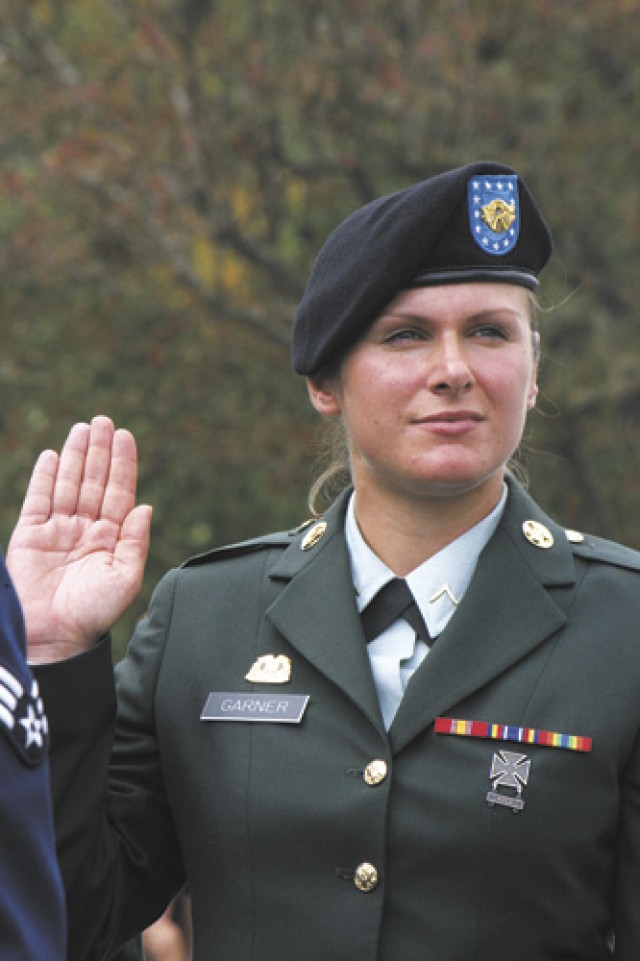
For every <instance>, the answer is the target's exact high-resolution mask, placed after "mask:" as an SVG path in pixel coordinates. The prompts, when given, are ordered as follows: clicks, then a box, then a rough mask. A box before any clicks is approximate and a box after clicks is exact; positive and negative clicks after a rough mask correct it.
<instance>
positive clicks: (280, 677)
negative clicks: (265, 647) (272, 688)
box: [244, 654, 291, 684]
mask: <svg viewBox="0 0 640 961" xmlns="http://www.w3.org/2000/svg"><path fill="white" fill-rule="evenodd" d="M244 679H245V681H251V682H252V683H253V684H286V683H287V682H288V681H290V680H291V659H290V658H288V657H287V655H286V654H262V655H261V656H260V657H259V658H258V659H257V660H256V661H254V663H253V665H252V667H251V670H250V671H249V673H248V674H245V676H244Z"/></svg>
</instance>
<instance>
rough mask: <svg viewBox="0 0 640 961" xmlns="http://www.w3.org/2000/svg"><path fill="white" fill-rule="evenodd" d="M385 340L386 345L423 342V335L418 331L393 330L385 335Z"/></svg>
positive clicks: (407, 329)
mask: <svg viewBox="0 0 640 961" xmlns="http://www.w3.org/2000/svg"><path fill="white" fill-rule="evenodd" d="M385 340H386V342H387V343H388V344H390V343H393V342H394V341H402V340H424V334H422V333H421V332H420V331H418V330H412V329H411V328H406V327H403V328H402V329H401V330H394V331H392V332H391V333H390V334H387V336H386V338H385Z"/></svg>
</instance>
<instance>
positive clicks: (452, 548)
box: [345, 485, 507, 730]
mask: <svg viewBox="0 0 640 961" xmlns="http://www.w3.org/2000/svg"><path fill="white" fill-rule="evenodd" d="M355 496H356V495H355V494H353V495H352V497H351V500H350V501H349V506H348V509H347V517H346V523H345V536H346V541H347V548H348V550H349V556H350V559H351V572H352V576H353V584H354V587H355V591H356V603H357V605H358V610H359V611H362V610H363V608H365V607H366V606H367V604H368V603H369V601H371V600H372V598H373V597H375V595H376V594H377V593H378V591H379V590H380V589H381V588H382V587H384V585H385V584H386V583H388V581H390V580H392V579H393V578H394V577H395V574H394V573H393V571H391V570H390V569H389V568H388V567H387V565H386V564H385V563H383V561H381V560H380V558H379V557H378V556H377V554H374V552H373V551H372V550H371V548H370V547H369V545H368V544H367V543H366V542H365V540H364V538H363V537H362V534H361V533H360V529H359V527H358V523H357V521H356V515H355ZM506 501H507V487H506V485H504V487H503V491H502V496H501V498H500V500H499V502H498V504H497V506H496V507H495V508H494V509H493V510H492V511H491V513H490V514H488V515H487V516H486V517H484V518H483V519H482V520H481V521H480V522H479V523H478V524H476V525H475V526H474V527H472V528H471V529H470V530H468V531H465V533H464V534H462V535H461V536H460V537H458V538H456V540H455V541H452V542H451V544H448V545H447V546H446V547H444V548H443V549H442V550H441V551H439V552H438V553H437V554H434V556H433V557H430V558H429V559H428V560H426V561H424V563H423V564H420V566H419V567H416V568H415V570H413V571H411V572H410V573H409V574H408V575H407V577H406V581H407V583H408V585H409V587H410V588H411V592H412V593H413V596H414V598H415V600H416V604H417V605H418V607H419V608H420V612H421V614H422V616H423V618H424V621H425V623H426V625H427V627H428V628H429V634H430V635H431V637H432V638H436V637H437V636H438V635H439V634H441V633H442V631H443V630H444V629H445V627H446V626H447V624H448V623H449V620H450V618H451V617H452V616H453V614H454V613H455V610H456V606H457V604H459V603H460V601H461V600H462V597H463V596H464V592H465V591H466V589H467V587H468V586H469V582H470V581H471V578H472V576H473V572H474V570H475V568H476V564H477V563H478V558H479V556H480V553H481V551H482V550H483V548H484V547H485V546H486V544H487V543H488V542H489V540H490V539H491V537H492V536H493V533H494V531H495V529H496V527H497V526H498V524H499V522H500V518H501V517H502V513H503V511H504V508H505V504H506ZM367 652H368V654H369V661H370V663H371V670H372V672H373V679H374V682H375V685H376V689H377V692H378V699H379V701H380V709H381V711H382V717H383V719H384V723H385V727H386V728H387V730H388V729H389V727H390V726H391V723H392V721H393V718H394V716H395V713H396V711H397V710H398V707H399V706H400V701H401V700H402V696H403V694H404V691H405V688H406V686H407V684H408V683H409V679H410V677H411V675H412V674H413V672H414V671H415V670H416V669H417V668H418V667H419V665H420V664H421V663H422V661H423V660H424V658H425V657H426V656H427V654H428V653H429V648H428V647H427V645H426V644H425V643H424V642H423V641H421V640H419V639H417V638H416V634H415V631H414V630H413V628H411V627H410V626H409V624H407V622H406V621H404V620H397V621H395V622H394V623H393V624H392V625H391V626H390V627H388V628H387V630H386V631H383V632H382V634H380V635H379V636H378V637H376V638H375V639H374V640H373V641H371V642H370V643H369V644H368V645H367Z"/></svg>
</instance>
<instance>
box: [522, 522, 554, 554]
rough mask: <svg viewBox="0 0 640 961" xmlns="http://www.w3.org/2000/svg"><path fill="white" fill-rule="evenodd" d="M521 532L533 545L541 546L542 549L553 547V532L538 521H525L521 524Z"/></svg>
mask: <svg viewBox="0 0 640 961" xmlns="http://www.w3.org/2000/svg"><path fill="white" fill-rule="evenodd" d="M522 533H523V534H524V536H525V537H526V538H527V540H528V541H529V543H530V544H533V546H534V547H541V548H543V549H544V550H548V548H550V547H553V534H552V533H551V531H550V530H549V528H548V527H545V526H544V524H540V523H539V522H538V521H531V520H529V521H525V522H524V524H523V525H522Z"/></svg>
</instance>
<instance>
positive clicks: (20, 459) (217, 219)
mask: <svg viewBox="0 0 640 961" xmlns="http://www.w3.org/2000/svg"><path fill="white" fill-rule="evenodd" d="M639 13H640V4H639V2H638V0H606V2H604V3H603V2H602V0H562V2H559V0H525V2H522V3H505V4H496V3H495V2H494V0H429V2H427V0H299V2H298V3H291V2H290V0H108V2H104V0H3V4H2V6H1V7H0V106H1V116H2V124H1V126H0V263H1V267H2V283H1V285H0V325H1V328H0V329H1V330H2V334H3V339H4V343H5V348H4V349H3V351H2V354H1V355H0V390H1V403H0V443H1V445H2V451H3V456H2V459H1V462H0V480H1V485H2V486H1V489H2V493H3V497H2V504H1V506H0V535H1V536H2V540H3V541H4V542H5V543H6V540H7V537H8V535H9V532H10V530H11V528H12V526H13V523H14V521H15V518H16V515H17V512H18V510H19V506H20V503H21V500H22V495H23V491H24V487H25V484H26V481H27V478H28V475H29V471H30V467H31V464H32V461H33V459H34V457H35V455H36V454H37V452H38V451H39V450H40V449H42V448H43V447H48V446H55V447H58V446H59V445H60V444H61V442H62V441H63V439H64V435H65V433H66V430H67V429H68V427H69V425H70V424H71V423H72V422H73V421H75V420H78V419H88V418H90V417H91V416H92V415H93V414H94V413H108V414H110V415H111V416H112V417H113V418H114V419H115V420H116V422H117V423H118V424H121V425H125V426H128V427H130V428H131V429H132V430H133V431H134V432H135V434H136V436H137V438H138V442H139V447H140V453H141V460H142V477H141V484H140V490H141V497H142V499H143V500H145V501H149V502H151V503H153V504H154V510H155V513H154V528H153V545H152V557H151V562H150V565H149V569H148V574H147V582H146V585H145V590H144V592H143V596H142V598H141V600H140V604H139V606H138V608H137V609H136V610H135V611H132V613H131V615H130V619H129V621H128V622H127V623H126V624H124V625H123V626H122V628H121V632H122V633H121V635H119V638H118V643H119V645H120V649H121V645H122V643H123V642H124V638H125V636H126V635H127V634H128V631H129V629H130V626H131V621H132V620H133V619H134V618H135V617H137V616H138V615H139V614H140V613H141V611H142V609H143V607H144V604H145V602H146V600H147V599H148V595H149V590H150V588H151V585H152V584H153V583H154V582H155V581H156V580H157V578H158V577H159V575H160V574H161V573H162V572H163V571H164V570H165V569H166V568H167V567H169V566H172V565H174V564H176V563H179V562H180V561H181V560H183V559H184V558H185V557H186V556H188V555H190V554H192V553H195V552H198V551H200V550H203V549H205V548H207V547H208V546H213V545H217V544H221V543H224V542H227V541H232V540H237V539H240V538H243V537H246V536H252V535H255V534H258V533H261V532H263V531H266V530H269V529H272V528H277V527H288V526H292V525H295V524H296V523H298V522H299V521H300V520H302V519H303V518H304V517H305V515H306V492H307V488H308V486H309V483H310V481H311V479H312V476H313V469H314V461H315V457H316V453H317V450H316V429H317V428H316V419H315V417H314V416H313V415H312V412H311V410H310V407H309V404H308V402H307V400H306V394H305V390H304V385H303V383H302V381H301V380H300V378H296V377H294V376H293V375H292V374H291V372H290V368H289V362H288V339H289V333H290V325H291V319H292V316H293V313H294V310H295V305H296V302H297V299H298V297H299V295H300V293H301V291H302V289H303V287H304V284H305V281H306V277H307V275H308V271H309V268H310V266H311V263H312V260H313V257H314V256H315V253H316V252H317V249H318V247H319V246H320V244H321V243H322V241H323V240H324V238H325V236H326V235H327V233H328V232H329V231H330V230H331V229H332V228H333V226H335V224H336V223H337V222H338V221H339V220H340V219H342V218H343V217H344V216H345V215H346V214H347V213H349V212H350V211H351V210H352V209H353V208H354V207H356V206H359V205H360V204H362V203H364V202H366V201H368V200H370V199H372V198H373V197H375V196H377V195H379V194H381V193H385V192H390V191H392V190H395V189H398V188H400V187H402V186H404V185H405V184H407V183H410V182H412V181H414V180H418V179H422V178H424V177H427V176H430V175H431V174H434V173H436V172H438V171H440V170H442V169H444V168H447V167H451V166H455V165H457V164H462V163H466V162H468V161H470V160H474V159H479V158H491V159H496V160H501V161H504V162H507V163H510V164H512V165H514V166H515V167H517V168H518V169H519V170H521V171H522V173H523V174H524V175H525V177H526V178H527V179H528V180H529V181H530V182H531V185H532V186H533V188H534V191H535V193H536V194H537V195H538V197H539V199H540V201H541V203H542V206H543V208H544V210H545V211H546V213H547V217H548V219H549V221H550V222H551V225H552V228H553V232H554V235H555V238H556V245H557V255H556V258H555V261H554V264H553V266H552V267H551V268H550V270H549V271H548V273H547V279H546V282H545V284H544V286H543V289H542V296H541V299H542V303H543V307H544V308H545V310H544V313H543V316H542V320H541V323H542V329H543V344H544V349H543V368H542V375H541V378H542V388H543V389H542V397H541V400H540V404H539V408H538V410H537V412H536V413H535V414H534V415H533V416H532V418H531V421H530V428H529V431H528V434H527V438H526V444H525V446H524V450H523V459H524V462H525V464H526V467H527V470H528V473H529V476H530V479H531V488H532V491H533V493H534V494H535V495H536V496H537V497H538V498H539V499H540V500H541V501H542V502H543V503H544V504H545V505H546V506H547V508H548V509H549V510H550V512H551V513H552V514H554V515H555V516H556V517H557V518H558V519H560V520H561V521H562V522H563V523H565V524H566V525H567V526H571V527H577V528H585V529H589V530H591V531H594V532H596V533H601V534H604V535H605V536H609V537H613V538H617V539H622V540H624V541H626V542H628V543H630V544H633V545H635V546H640V523H639V515H640V511H639V508H640V490H639V488H640V485H639V484H638V480H637V478H638V475H639V473H640V453H639V450H640V443H639V441H640V432H639V429H638V428H639V427H640V424H639V413H640V370H639V360H640V342H639V338H638V332H637V324H638V319H637V313H638V309H637V304H638V303H640V271H639V270H638V269H637V268H636V261H637V259H638V254H639V253H640V236H639V228H640V191H639V189H638V188H639V186H640V185H639V182H638V181H639V174H638V170H639V169H640V163H639V161H640V18H639V17H638V14H639Z"/></svg>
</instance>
